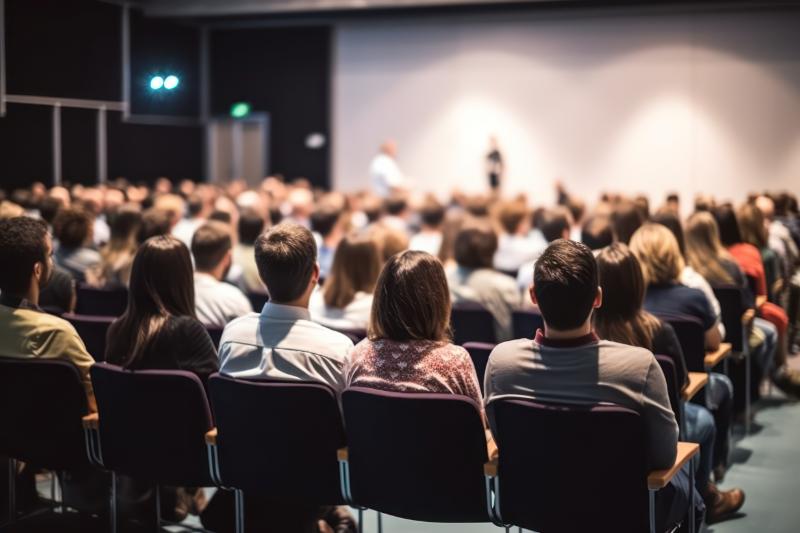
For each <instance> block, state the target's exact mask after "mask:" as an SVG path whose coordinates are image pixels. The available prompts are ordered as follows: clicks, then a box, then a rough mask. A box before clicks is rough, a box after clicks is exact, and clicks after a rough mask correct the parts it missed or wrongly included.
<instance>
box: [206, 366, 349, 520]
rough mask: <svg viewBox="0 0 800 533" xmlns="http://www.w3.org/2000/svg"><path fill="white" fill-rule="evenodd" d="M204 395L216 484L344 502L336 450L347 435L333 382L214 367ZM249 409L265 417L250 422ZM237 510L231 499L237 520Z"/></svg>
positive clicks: (281, 498)
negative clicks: (209, 410) (210, 416)
mask: <svg viewBox="0 0 800 533" xmlns="http://www.w3.org/2000/svg"><path fill="white" fill-rule="evenodd" d="M209 394H210V397H211V403H212V406H213V408H214V414H215V417H216V422H217V435H216V440H215V446H216V449H215V454H216V458H217V459H216V461H215V463H216V464H217V471H216V473H217V476H218V479H217V481H218V482H219V483H221V485H222V486H225V487H230V488H234V489H237V491H246V492H248V493H252V494H258V495H260V496H264V497H265V498H266V499H267V500H269V501H271V502H278V503H280V502H285V503H288V504H302V505H320V506H322V505H336V504H341V503H344V497H343V494H342V491H341V484H340V478H339V464H338V461H337V450H338V449H340V448H342V447H343V446H345V435H344V427H343V426H342V418H341V414H340V412H339V404H338V402H337V398H336V393H335V392H334V390H333V389H332V388H330V387H328V386H327V385H324V384H321V383H300V382H287V381H280V382H278V381H265V380H244V379H235V378H231V377H227V376H221V375H219V374H214V375H213V376H211V378H210V379H209ZM243 406H247V408H246V409H243V408H242V407H243ZM287 406H291V408H287ZM252 413H264V414H265V416H266V418H265V419H264V420H263V423H256V424H254V423H253V417H252ZM238 496H239V498H241V495H240V494H238ZM241 511H243V505H242V504H240V505H237V521H238V522H239V523H240V524H242V523H243V516H241V514H240V513H241Z"/></svg>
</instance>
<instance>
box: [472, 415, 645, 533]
mask: <svg viewBox="0 0 800 533" xmlns="http://www.w3.org/2000/svg"><path fill="white" fill-rule="evenodd" d="M487 408H488V409H490V410H493V413H492V415H493V416H492V418H493V420H494V422H493V423H494V427H493V430H494V435H495V438H496V439H497V445H498V448H499V450H500V458H499V463H498V476H499V487H498V492H499V494H500V505H499V507H500V514H501V517H502V520H503V521H504V522H506V523H510V524H514V525H516V526H519V527H522V528H525V529H530V530H534V531H575V532H577V531H614V532H625V533H628V532H631V533H632V532H636V533H641V532H642V531H647V530H648V491H647V466H646V456H645V449H644V443H645V439H644V434H643V429H642V424H641V420H640V417H639V415H638V414H637V413H636V412H634V411H631V410H629V409H625V408H622V407H614V406H576V405H572V406H566V405H545V404H541V403H537V402H533V401H526V400H497V401H494V402H491V403H490V404H489V405H488V407H487Z"/></svg>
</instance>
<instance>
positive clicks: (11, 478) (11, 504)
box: [8, 458, 17, 524]
mask: <svg viewBox="0 0 800 533" xmlns="http://www.w3.org/2000/svg"><path fill="white" fill-rule="evenodd" d="M16 521H17V460H16V459H11V458H9V459H8V523H9V524H13V523H14V522H16Z"/></svg>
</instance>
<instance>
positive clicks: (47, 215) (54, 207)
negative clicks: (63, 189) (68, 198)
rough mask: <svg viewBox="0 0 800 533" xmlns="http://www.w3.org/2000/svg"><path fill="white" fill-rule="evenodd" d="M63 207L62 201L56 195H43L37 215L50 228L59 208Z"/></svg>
mask: <svg viewBox="0 0 800 533" xmlns="http://www.w3.org/2000/svg"><path fill="white" fill-rule="evenodd" d="M63 207H64V202H63V200H61V198H58V197H57V196H45V197H44V198H43V199H42V201H41V203H40V204H39V215H40V216H41V217H42V220H44V221H45V222H47V225H48V226H49V227H50V228H51V229H52V227H53V221H54V220H55V218H56V215H57V214H58V212H59V210H61V209H62V208H63Z"/></svg>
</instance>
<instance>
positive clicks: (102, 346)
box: [62, 313, 114, 361]
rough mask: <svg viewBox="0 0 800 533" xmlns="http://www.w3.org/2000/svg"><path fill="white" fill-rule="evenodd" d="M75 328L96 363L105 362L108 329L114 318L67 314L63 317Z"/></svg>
mask: <svg viewBox="0 0 800 533" xmlns="http://www.w3.org/2000/svg"><path fill="white" fill-rule="evenodd" d="M62 318H63V319H64V320H67V321H68V322H69V323H70V324H72V325H73V326H74V327H75V331H77V332H78V335H80V337H81V339H83V343H84V344H85V345H86V350H87V351H88V352H89V353H90V354H91V356H92V357H94V360H95V361H104V360H105V357H106V337H107V335H108V327H109V326H110V325H111V323H112V322H114V317H112V316H88V315H75V314H71V313H67V314H65V315H64V316H63V317H62Z"/></svg>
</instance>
